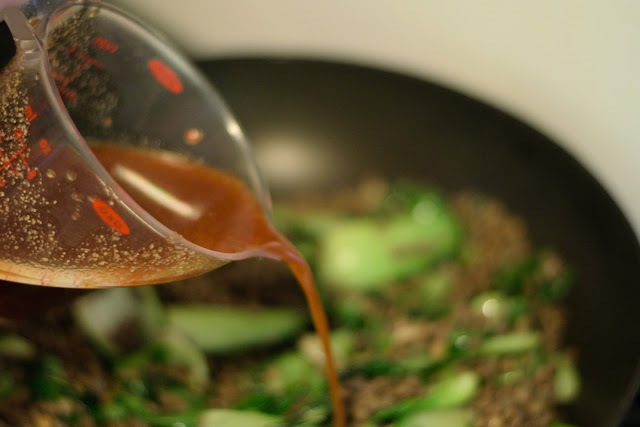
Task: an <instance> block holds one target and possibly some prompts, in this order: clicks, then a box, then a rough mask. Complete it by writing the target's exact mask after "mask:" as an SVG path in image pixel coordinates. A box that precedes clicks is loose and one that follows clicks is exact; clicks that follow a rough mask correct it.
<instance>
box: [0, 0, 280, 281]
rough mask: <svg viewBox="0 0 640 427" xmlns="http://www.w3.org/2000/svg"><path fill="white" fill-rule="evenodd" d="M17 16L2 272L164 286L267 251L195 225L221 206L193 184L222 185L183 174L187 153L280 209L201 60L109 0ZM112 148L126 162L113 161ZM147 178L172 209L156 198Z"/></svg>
mask: <svg viewBox="0 0 640 427" xmlns="http://www.w3.org/2000/svg"><path fill="white" fill-rule="evenodd" d="M4 16H5V18H6V21H7V24H8V25H9V29H10V31H11V32H12V35H13V37H14V39H15V40H16V47H17V53H16V55H15V57H14V58H13V59H12V60H11V61H10V62H9V64H8V65H6V66H5V68H4V69H3V70H1V71H0V212H2V215H0V229H2V230H3V233H0V279H6V280H13V281H17V282H22V283H30V284H39V285H46V286H63V287H108V286H124V285H138V284H140V285H141V284H152V283H161V282H166V281H170V280H176V279H180V278H184V277H189V276H194V275H197V274H200V273H203V272H205V271H209V270H212V269H214V268H217V267H219V266H221V265H223V264H225V263H226V262H228V261H230V260H235V259H238V258H244V257H248V256H254V255H256V254H260V253H261V252H260V248H253V247H252V248H249V249H248V250H243V249H242V248H240V249H237V248H236V246H234V245H233V244H225V245H220V246H215V245H214V246H211V245H208V246H207V245H203V242H201V241H200V240H198V239H197V238H192V237H189V236H192V235H193V234H194V230H197V229H198V228H197V227H198V226H197V224H199V222H198V221H199V218H201V215H200V213H202V212H208V211H207V210H206V209H204V207H203V205H202V200H201V199H200V198H191V199H189V198H188V197H186V196H185V197H186V198H181V197H182V195H183V193H184V190H185V189H194V188H199V189H200V190H199V191H201V194H204V193H206V191H204V190H207V188H206V185H213V184H206V182H208V181H206V179H204V178H203V179H200V180H196V181H194V182H193V183H190V184H188V185H186V184H181V183H182V181H180V180H178V179H175V177H177V176H178V175H175V174H177V173H179V172H180V167H181V166H180V165H182V164H188V165H199V166H206V167H213V168H216V169H219V170H224V171H226V172H224V174H225V176H232V177H233V180H235V181H233V182H234V184H233V185H236V184H237V183H240V184H241V185H242V186H243V188H245V187H246V188H247V189H248V191H249V192H250V193H251V194H252V198H251V199H250V200H252V201H253V202H255V203H257V206H258V207H259V208H260V209H261V210H262V211H268V210H269V208H270V204H269V197H268V192H267V191H266V188H265V186H264V184H263V183H262V180H261V179H260V176H259V173H258V171H257V168H256V166H255V162H254V161H253V158H252V155H251V151H250V149H249V144H248V142H247V140H246V138H245V137H244V135H243V133H242V131H241V128H240V126H239V125H238V123H237V122H236V121H235V119H234V118H233V116H232V115H231V114H230V112H229V111H228V109H227V108H226V106H225V104H224V102H223V101H222V99H221V97H220V96H219V95H218V93H217V92H216V91H215V90H214V89H213V88H212V87H211V86H210V85H209V83H208V82H207V81H206V79H205V78H204V77H203V76H201V75H200V73H199V72H198V71H197V70H195V68H194V67H193V66H192V65H191V64H190V63H189V61H187V60H186V59H185V58H184V57H182V56H181V55H180V54H179V53H177V51H176V50H175V49H173V48H171V47H170V46H168V45H167V44H166V42H165V41H164V40H162V39H160V38H158V37H157V36H156V34H155V33H154V32H153V31H151V30H149V29H148V28H146V27H145V26H144V25H143V24H141V23H140V22H138V21H137V20H135V19H134V18H132V17H130V16H128V15H126V14H125V13H123V12H122V11H120V10H118V9H117V8H114V7H112V6H110V5H106V4H103V3H99V2H98V3H96V2H90V1H83V2H66V1H54V0H49V1H39V2H38V1H36V2H33V1H32V2H29V3H28V5H25V6H23V7H22V9H17V8H13V9H8V10H6V11H4ZM32 18H38V19H39V20H40V22H39V23H37V24H36V27H37V29H36V30H34V29H33V28H32V27H31V23H33V22H35V21H34V20H33V19H32ZM29 19H32V20H31V23H30V22H29ZM34 31H36V32H34ZM105 146H109V147H111V149H112V151H109V150H107V151H105V150H102V151H100V150H101V147H105ZM113 150H115V151H118V152H119V153H121V154H120V160H119V163H118V162H116V163H117V164H116V163H113V162H112V163H110V165H111V166H110V167H109V168H106V165H107V163H108V162H107V163H105V162H106V159H107V157H108V155H107V154H108V153H109V152H113ZM132 150H133V151H132ZM136 150H138V151H136ZM141 150H142V151H144V152H151V153H156V157H154V158H155V159H156V160H155V161H156V162H157V163H158V167H159V168H160V169H157V170H159V171H160V173H156V174H155V175H153V176H151V175H145V174H144V173H143V172H144V171H143V170H142V169H140V166H144V165H148V164H150V163H149V162H151V160H148V158H147V160H144V161H142V160H136V159H137V158H136V157H135V155H134V158H133V161H132V162H131V163H130V164H128V165H126V164H124V163H123V162H124V160H122V158H123V157H126V156H125V154H122V153H124V152H140V151H141ZM99 157H100V158H99ZM180 159H188V161H187V163H184V162H183V163H180V162H182V160H180ZM107 160H108V159H107ZM125 166H126V167H125ZM193 167H196V166H193ZM203 176H204V175H203ZM150 177H152V178H154V179H155V181H154V180H153V179H150ZM156 178H157V179H156ZM236 181H237V182H236ZM176 184H177V185H176ZM240 184H238V185H240ZM172 185H173V187H172ZM134 187H135V188H134ZM172 189H173V190H175V193H171V191H173V190H172ZM142 190H144V191H146V193H145V197H146V199H144V200H147V201H148V200H151V201H152V202H154V203H156V204H158V203H159V204H160V205H161V206H160V208H158V209H155V210H153V209H151V210H150V208H148V207H147V205H144V208H143V203H141V202H140V200H141V199H139V198H136V197H134V196H135V194H134V193H135V192H136V191H137V192H140V191H142ZM170 190H171V191H170ZM203 191H204V193H203ZM194 194H195V193H194ZM209 199H210V200H214V199H211V198H209ZM247 200H249V199H247ZM211 203H212V204H213V205H214V207H217V208H221V209H222V210H224V207H223V206H222V207H221V206H219V205H217V206H216V203H217V202H215V203H214V202H211ZM167 212H169V213H171V214H172V215H174V216H175V217H176V218H179V221H177V220H175V221H174V220H173V219H172V220H167V219H166V218H167V215H168V214H167ZM172 218H173V217H172ZM176 221H177V222H176ZM240 229H241V228H239V230H240ZM189 233H191V234H189ZM185 236H186V237H185ZM227 243H228V242H227ZM217 248H222V250H217ZM245 249H246V248H245ZM267 252H268V251H267Z"/></svg>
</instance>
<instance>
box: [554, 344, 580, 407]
mask: <svg viewBox="0 0 640 427" xmlns="http://www.w3.org/2000/svg"><path fill="white" fill-rule="evenodd" d="M551 360H552V363H553V364H554V365H555V367H556V372H555V377H554V380H553V397H554V398H555V400H556V401H557V402H559V403H571V402H572V401H574V400H575V399H576V398H577V397H578V395H579V394H580V375H579V374H578V370H577V369H576V366H575V365H574V363H573V361H572V360H571V359H570V358H569V357H567V356H566V355H564V354H560V353H558V354H555V355H553V357H552V358H551Z"/></svg>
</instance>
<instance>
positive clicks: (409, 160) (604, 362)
mask: <svg viewBox="0 0 640 427" xmlns="http://www.w3.org/2000/svg"><path fill="white" fill-rule="evenodd" d="M200 65H201V67H202V69H203V70H204V71H205V73H206V74H207V76H208V77H209V78H210V79H211V80H212V81H213V82H214V84H215V85H216V86H217V88H218V89H219V90H220V91H221V93H222V95H223V97H224V98H226V100H227V102H228V104H229V105H230V107H231V109H232V110H233V111H234V113H235V115H236V117H237V118H238V120H239V122H240V123H241V125H242V127H243V128H244V130H245V132H246V134H247V136H248V137H249V139H250V140H251V142H252V144H253V146H254V149H255V151H256V153H257V155H258V162H259V163H261V162H262V164H260V166H261V167H262V169H263V172H264V174H265V178H266V180H267V183H268V184H269V186H270V187H271V191H272V195H273V196H274V198H275V199H277V198H280V197H281V196H283V195H286V194H291V193H292V192H295V191H300V190H304V189H311V188H313V189H326V188H332V187H336V186H338V185H344V184H346V183H349V182H355V181H357V180H358V178H361V177H362V176H363V175H378V176H380V175H384V176H387V177H397V176H402V177H414V178H419V179H422V180H428V181H430V182H433V183H436V184H437V185H438V186H439V187H442V188H444V189H447V190H457V189H469V188H471V189H476V190H479V191H482V192H485V193H488V194H491V195H494V196H497V197H499V198H501V199H502V200H503V201H505V202H506V203H507V205H508V206H509V207H510V208H511V209H512V210H513V211H515V212H516V213H518V214H520V215H522V216H523V217H525V218H526V220H527V222H528V224H529V230H530V233H531V235H532V237H533V239H534V241H535V242H536V243H537V244H542V245H549V246H552V247H555V248H557V249H558V250H559V251H560V252H561V253H562V254H563V255H564V256H565V258H566V259H567V260H568V261H569V262H570V263H571V264H573V265H574V266H575V267H576V269H577V271H578V273H579V280H578V284H577V286H576V288H575V289H574V291H573V293H572V295H571V297H570V299H569V301H568V304H569V306H570V312H571V318H570V325H569V328H568V337H567V339H568V341H569V343H571V344H572V345H575V346H577V347H578V348H579V351H580V359H579V368H580V371H581V374H582V378H583V392H582V394H581V396H580V399H579V400H578V401H577V402H576V403H575V404H574V405H572V406H571V407H569V408H567V412H568V416H569V418H570V420H571V421H572V422H574V423H577V424H579V425H583V426H589V425H597V426H601V425H615V424H616V423H617V422H619V421H620V419H621V417H622V416H623V415H624V413H625V410H626V409H627V407H628V404H629V403H630V401H631V399H632V397H633V395H634V393H635V390H636V389H637V386H638V380H639V375H638V374H639V370H638V366H639V365H638V362H639V359H640V339H638V333H637V329H638V325H640V247H639V246H638V241H637V239H636V236H635V235H634V233H633V231H632V229H631V228H630V226H629V224H628V223H627V221H626V219H625V218H624V216H623V214H622V213H621V212H620V210H619V209H618V207H617V206H616V205H615V203H614V202H613V201H612V199H611V198H610V197H609V195H608V194H607V193H606V191H605V190H604V189H603V187H602V186H601V185H600V184H598V182H597V181H596V180H595V179H594V178H593V177H592V176H591V175H590V174H589V173H588V172H587V171H586V170H585V169H584V168H583V167H582V166H581V165H580V164H579V163H578V162H577V161H576V160H575V159H574V158H572V157H571V156H570V155H568V154H567V152H565V151H564V150H563V149H561V148H560V147H559V146H558V145H556V144H555V143H553V142H552V141H551V140H549V139H548V138H547V137H545V136H544V135H542V134H540V133H539V132H537V131H535V130H534V129H532V128H531V127H529V126H527V125H526V124H524V123H522V122H520V121H518V120H517V119H514V118H512V117H511V116H509V115H507V114H505V113H503V112H500V111H498V110H496V109H494V108H491V107H489V106H487V105H485V104H483V103H480V102H478V101H475V100H473V99H470V98H468V97H466V96H464V95H460V94H458V93H456V92H453V91H451V90H447V89H444V88H442V87H440V86H436V85H433V84H429V83H426V82H424V81H420V80H417V79H414V78H410V77H405V76H401V75H398V74H393V73H389V72H384V71H378V70H373V69H368V68H361V67H357V66H349V65H339V64H333V63H321V62H314V61H305V60H287V61H281V60H265V59H249V60H217V61H211V62H205V63H201V64H200ZM283 146H284V147H285V150H284V151H278V150H279V149H280V148H282V147H283ZM287 146H288V148H287ZM296 146H297V147H298V148H301V147H302V148H303V149H302V154H301V157H300V158H299V159H297V158H293V159H288V158H287V157H286V155H285V153H287V152H291V148H292V147H293V148H294V150H293V151H294V152H295V151H296V150H295V147H296ZM278 147H280V148H278ZM296 159H297V160H296ZM266 162H269V164H267V163H266ZM292 176H293V178H291V177H292Z"/></svg>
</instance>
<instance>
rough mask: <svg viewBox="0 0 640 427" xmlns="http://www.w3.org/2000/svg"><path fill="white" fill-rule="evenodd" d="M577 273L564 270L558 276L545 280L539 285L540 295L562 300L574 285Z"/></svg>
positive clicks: (550, 299) (545, 297)
mask: <svg viewBox="0 0 640 427" xmlns="http://www.w3.org/2000/svg"><path fill="white" fill-rule="evenodd" d="M574 280H575V275H574V273H573V271H572V270H568V269H567V270H564V271H562V273H560V274H559V275H558V276H557V277H553V278H550V279H546V280H543V281H542V283H540V284H539V285H538V295H539V296H540V297H541V298H543V299H546V300H548V301H562V300H563V299H565V298H566V297H567V295H569V291H571V288H572V287H573V282H574Z"/></svg>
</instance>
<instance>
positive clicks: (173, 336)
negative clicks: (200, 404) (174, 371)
mask: <svg viewBox="0 0 640 427" xmlns="http://www.w3.org/2000/svg"><path fill="white" fill-rule="evenodd" d="M155 345H156V346H161V347H162V348H163V350H164V354H165V355H166V361H167V363H169V364H172V365H178V366H184V367H186V368H187V369H188V372H189V385H190V386H191V387H193V388H194V389H196V390H202V389H204V387H205V386H206V385H207V383H208V382H209V365H208V364H207V359H206V358H205V356H204V354H203V353H202V352H201V350H200V349H199V348H198V347H197V346H196V345H195V344H194V343H193V341H191V340H190V339H189V338H187V337H186V336H185V335H183V334H182V333H180V332H178V331H176V330H172V329H167V330H165V331H164V332H163V333H162V334H161V335H160V337H159V338H158V341H157V342H156V344H155Z"/></svg>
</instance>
